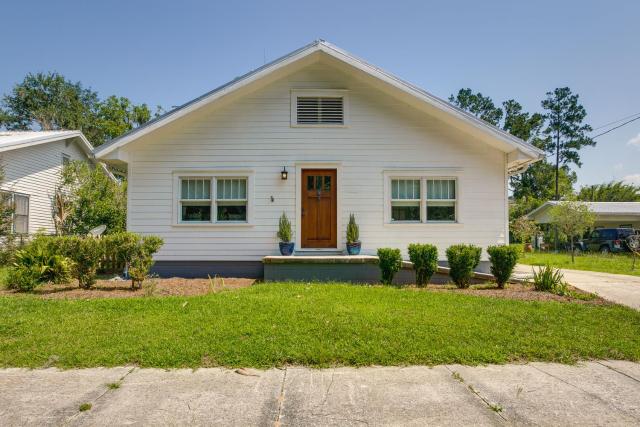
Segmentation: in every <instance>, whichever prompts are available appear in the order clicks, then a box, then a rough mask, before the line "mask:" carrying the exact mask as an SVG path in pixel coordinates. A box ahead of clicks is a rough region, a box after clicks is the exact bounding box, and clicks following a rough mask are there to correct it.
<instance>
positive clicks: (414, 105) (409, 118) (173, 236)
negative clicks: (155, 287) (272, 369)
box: [95, 41, 543, 275]
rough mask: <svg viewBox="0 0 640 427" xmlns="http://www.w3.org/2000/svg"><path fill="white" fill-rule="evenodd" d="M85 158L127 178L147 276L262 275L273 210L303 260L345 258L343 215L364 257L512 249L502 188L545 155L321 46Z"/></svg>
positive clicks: (131, 219) (273, 247)
mask: <svg viewBox="0 0 640 427" xmlns="http://www.w3.org/2000/svg"><path fill="white" fill-rule="evenodd" d="M95 155H96V157H97V158H99V159H100V160H101V161H105V162H109V163H112V164H113V165H114V166H118V167H120V168H122V167H127V168H128V215H127V227H128V229H129V230H131V231H135V232H140V233H145V234H157V235H160V236H161V237H162V238H163V239H164V241H165V244H164V246H163V247H162V249H161V250H160V252H159V253H158V254H157V256H156V261H157V262H156V271H160V272H161V273H162V274H181V273H184V272H193V271H200V272H205V271H209V272H212V273H216V274H222V275H225V274H226V275H236V274H242V275H248V274H255V275H259V274H260V272H261V269H262V265H261V259H262V258H263V257H264V256H266V255H275V254H278V240H277V239H276V231H277V228H278V218H279V217H280V215H281V214H282V212H286V214H287V215H288V217H289V218H290V219H291V222H292V225H293V230H294V238H295V243H296V253H297V254H300V253H305V254H308V253H326V252H328V253H335V252H336V251H340V252H341V251H342V250H343V249H344V246H345V230H346V225H347V222H348V218H349V214H351V213H353V214H355V218H356V221H357V222H358V224H359V225H360V238H361V241H362V253H363V254H374V253H375V252H376V249H377V248H379V247H397V248H400V249H402V250H403V253H404V254H405V255H406V248H407V245H408V244H409V243H412V242H425V243H433V244H435V245H437V246H438V249H439V253H440V258H441V259H445V250H446V248H447V247H448V246H450V245H452V244H455V243H473V244H476V245H480V246H482V247H486V246H488V245H494V244H505V243H508V217H509V216H508V207H507V184H508V177H509V175H510V174H514V173H518V172H520V171H522V170H523V169H525V168H526V167H527V166H528V165H529V164H530V163H533V162H535V161H537V160H539V159H540V158H542V156H543V153H542V152H541V151H540V150H538V149H537V148H535V147H533V146H532V145H530V144H527V143H526V142H524V141H522V140H520V139H517V138H515V137H513V136H511V135H509V134H508V133H506V132H503V131H502V130H500V129H497V128H495V127H493V126H491V125H489V124H487V123H485V122H483V121H481V120H479V119H477V118H476V117H474V116H472V115H470V114H468V113H466V112H464V111H461V110H459V109H457V108H455V107H454V106H452V105H451V104H449V103H447V102H446V101H443V100H441V99H439V98H436V97H435V96H433V95H431V94H429V93H427V92H425V91H423V90H422V89H419V88H417V87H416V86H413V85H411V84H409V83H407V82H404V81H402V80H400V79H399V78H397V77H394V76H393V75H391V74H389V73H387V72H385V71H383V70H381V69H380V68H378V67H375V66H373V65H370V64H368V63H367V62H365V61H363V60H362V59H359V58H356V57H354V56H352V55H351V54H349V53H347V52H345V51H343V50H341V49H339V48H337V47H335V46H333V45H331V44H329V43H326V42H324V41H316V42H314V43H311V44H309V45H307V46H305V47H303V48H301V49H298V50H296V51H294V52H292V53H290V54H288V55H286V56H284V57H282V58H280V59H277V60H275V61H273V62H271V63H269V64H267V65H265V66H263V67H260V68H259V69H257V70H255V71H252V72H250V73H248V74H246V75H244V76H242V77H240V78H237V79H235V80H233V81H231V82H230V83H228V84H226V85H224V86H222V87H219V88H217V89H215V90H213V91H211V92H209V93H207V94H204V95H203V96H201V97H199V98H197V99H195V100H193V101H190V102H188V103H186V104H185V105H183V106H181V107H179V108H177V109H175V110H173V111H171V112H169V113H167V114H165V115H164V116H162V117H160V118H158V119H156V120H153V121H151V122H149V123H147V124H145V125H144V126H141V127H140V128H138V129H136V130H134V131H132V132H129V133H127V134H125V135H124V136H122V137H120V138H118V139H115V140H114V141H112V142H110V143H109V144H106V145H103V146H100V147H99V148H97V149H96V150H95ZM284 171H286V174H283V172H284ZM284 176H286V179H283V178H284ZM332 251H333V252H332ZM483 259H485V260H486V253H485V254H484V255H483Z"/></svg>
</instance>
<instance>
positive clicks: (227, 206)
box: [218, 202, 247, 221]
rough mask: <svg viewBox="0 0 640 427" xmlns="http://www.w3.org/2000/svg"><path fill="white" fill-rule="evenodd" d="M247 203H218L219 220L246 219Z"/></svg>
mask: <svg viewBox="0 0 640 427" xmlns="http://www.w3.org/2000/svg"><path fill="white" fill-rule="evenodd" d="M246 220H247V204H246V203H243V204H239V203H228V202H226V203H225V202H221V203H218V221H246Z"/></svg>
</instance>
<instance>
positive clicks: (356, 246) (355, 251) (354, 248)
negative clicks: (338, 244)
mask: <svg viewBox="0 0 640 427" xmlns="http://www.w3.org/2000/svg"><path fill="white" fill-rule="evenodd" d="M360 246H361V243H360V242H354V243H347V253H348V254H349V255H360Z"/></svg>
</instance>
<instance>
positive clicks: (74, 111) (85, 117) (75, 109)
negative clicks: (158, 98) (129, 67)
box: [0, 72, 161, 146]
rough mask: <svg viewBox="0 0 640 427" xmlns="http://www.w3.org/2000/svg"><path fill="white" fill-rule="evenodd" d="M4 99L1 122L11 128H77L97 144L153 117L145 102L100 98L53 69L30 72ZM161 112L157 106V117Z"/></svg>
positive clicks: (122, 98) (112, 97)
mask: <svg viewBox="0 0 640 427" xmlns="http://www.w3.org/2000/svg"><path fill="white" fill-rule="evenodd" d="M2 101H3V102H2V104H3V106H4V108H3V109H0V119H1V121H0V124H4V126H5V127H7V128H8V129H23V130H27V129H32V128H34V127H39V128H40V129H42V130H57V129H78V130H81V131H82V132H83V133H84V134H85V135H86V136H87V138H88V139H89V141H91V142H92V143H93V144H94V145H95V146H98V145H100V144H103V143H104V142H106V141H108V140H110V139H112V138H115V137H117V136H120V135H122V134H123V133H125V132H127V131H129V130H131V129H133V128H134V127H137V126H140V125H141V124H143V123H145V122H147V121H149V119H150V118H151V112H150V110H149V108H148V107H147V105H146V104H141V105H135V104H133V103H131V101H130V100H129V99H127V98H125V97H116V96H110V97H108V98H107V99H105V100H104V101H101V100H100V98H99V97H98V94H97V93H96V92H94V91H93V90H91V89H90V88H85V87H84V86H83V85H82V84H81V83H80V82H75V83H74V82H72V81H70V80H67V79H66V78H65V77H64V76H62V75H60V74H58V73H51V72H50V73H36V74H32V73H29V74H27V75H26V77H25V78H24V80H23V81H22V82H21V83H18V84H16V85H15V86H14V87H13V89H12V91H11V93H10V94H8V95H5V96H4V98H3V100H2ZM160 112H161V109H160V108H159V107H158V110H157V112H156V116H158V115H159V114H160Z"/></svg>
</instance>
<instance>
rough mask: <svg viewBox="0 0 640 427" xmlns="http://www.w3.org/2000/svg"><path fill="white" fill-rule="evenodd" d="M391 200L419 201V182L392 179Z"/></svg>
mask: <svg viewBox="0 0 640 427" xmlns="http://www.w3.org/2000/svg"><path fill="white" fill-rule="evenodd" d="M391 198H392V199H394V200H417V199H420V180H418V179H392V180H391Z"/></svg>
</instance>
